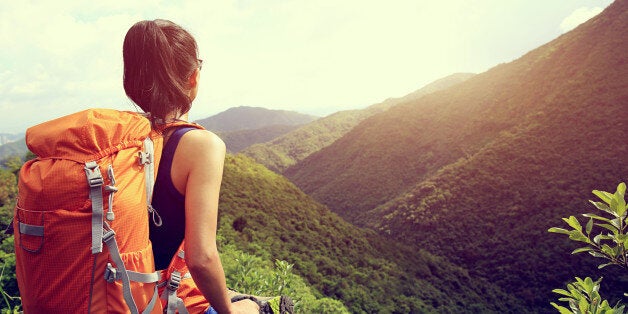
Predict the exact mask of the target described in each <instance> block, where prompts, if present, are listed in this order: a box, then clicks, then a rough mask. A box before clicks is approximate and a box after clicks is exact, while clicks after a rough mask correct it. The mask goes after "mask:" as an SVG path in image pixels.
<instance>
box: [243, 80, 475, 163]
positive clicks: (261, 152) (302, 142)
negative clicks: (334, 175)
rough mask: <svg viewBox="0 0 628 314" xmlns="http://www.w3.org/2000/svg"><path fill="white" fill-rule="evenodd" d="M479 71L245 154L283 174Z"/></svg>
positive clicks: (319, 123) (337, 116)
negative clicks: (381, 117)
mask: <svg viewBox="0 0 628 314" xmlns="http://www.w3.org/2000/svg"><path fill="white" fill-rule="evenodd" d="M474 75H475V74H472V73H456V74H452V75H449V76H447V77H444V78H441V79H439V80H436V81H434V82H432V83H430V84H428V85H426V86H424V87H422V88H421V89H419V90H416V91H414V92H412V93H410V94H408V95H406V96H404V97H400V98H389V99H387V100H385V101H383V102H381V103H378V104H374V105H371V106H369V107H367V108H365V109H358V110H345V111H340V112H336V113H334V114H331V115H329V116H327V117H324V118H320V119H318V120H315V121H313V122H311V123H309V124H307V125H304V126H302V127H300V128H298V129H297V130H295V131H292V132H290V133H288V134H286V135H284V136H281V137H278V138H276V139H274V140H272V141H270V142H268V143H263V144H256V145H253V146H251V147H249V148H247V149H246V150H244V151H243V152H242V153H243V154H245V155H247V156H249V157H252V158H253V159H255V160H256V161H257V162H259V163H261V164H263V165H265V166H266V167H268V168H269V169H271V170H273V171H275V172H278V173H281V172H283V171H284V170H285V169H287V168H288V167H290V166H292V165H294V164H296V163H297V162H299V161H301V160H303V159H305V158H306V157H307V156H309V155H310V154H312V153H314V152H316V151H318V150H320V149H322V148H324V147H327V146H329V145H330V144H332V143H333V142H334V141H335V140H337V139H338V138H340V137H342V136H343V135H344V134H346V133H347V132H349V131H350V130H351V129H352V128H353V127H355V126H356V125H358V124H359V123H360V122H361V121H362V120H364V119H366V118H368V117H370V116H372V115H374V114H377V113H380V112H382V111H385V110H387V109H388V108H390V107H392V106H394V105H397V104H399V103H402V102H406V101H410V100H415V99H418V98H420V97H422V96H424V95H427V94H429V93H433V92H435V91H438V90H441V89H445V88H448V87H451V86H453V85H456V84H458V83H460V82H463V81H465V80H467V79H469V78H471V77H473V76H474Z"/></svg>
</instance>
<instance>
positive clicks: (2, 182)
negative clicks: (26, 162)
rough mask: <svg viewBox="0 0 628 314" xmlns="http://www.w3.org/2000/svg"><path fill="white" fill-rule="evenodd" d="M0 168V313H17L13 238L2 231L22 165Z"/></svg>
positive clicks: (10, 216) (12, 161)
mask: <svg viewBox="0 0 628 314" xmlns="http://www.w3.org/2000/svg"><path fill="white" fill-rule="evenodd" d="M1 163H2V167H0V268H1V272H0V294H1V295H2V299H1V300H0V311H1V312H2V313H17V312H19V311H20V308H21V301H20V298H19V289H18V287H17V281H16V278H15V253H14V248H13V236H12V235H7V234H5V233H4V230H5V229H6V228H7V227H8V226H9V225H10V224H11V222H12V220H13V207H14V205H15V197H16V196H17V177H16V173H17V172H18V171H19V168H20V167H21V165H22V162H21V159H19V158H13V157H11V158H8V159H5V160H3V161H2V162H1Z"/></svg>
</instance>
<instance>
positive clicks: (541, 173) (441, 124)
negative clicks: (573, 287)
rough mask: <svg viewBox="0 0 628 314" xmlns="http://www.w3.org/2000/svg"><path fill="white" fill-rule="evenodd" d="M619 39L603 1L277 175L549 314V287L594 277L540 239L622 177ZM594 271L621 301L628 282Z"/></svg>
mask: <svg viewBox="0 0 628 314" xmlns="http://www.w3.org/2000/svg"><path fill="white" fill-rule="evenodd" d="M626 29H628V1H625V0H622V1H615V2H614V3H613V4H611V5H610V6H609V7H608V8H607V9H606V10H604V12H602V13H601V14H599V15H598V16H597V17H595V18H593V19H591V20H589V21H588V22H586V23H584V24H582V25H581V26H579V27H577V28H576V29H575V30H573V31H571V32H569V33H566V34H564V35H562V36H560V37H559V38H557V39H556V40H554V41H552V42H550V43H548V44H546V45H543V46H541V47H539V48H537V49H535V50H533V51H531V52H529V53H528V54H526V55H524V56H523V57H521V58H520V59H518V60H515V61H513V62H510V63H508V64H501V65H499V66H497V67H495V68H493V69H491V70H489V71H487V72H485V73H482V74H479V75H477V76H475V77H473V78H471V79H469V80H468V81H466V82H463V83H461V84H459V85H457V86H455V87H453V88H450V89H447V90H444V91H441V92H436V93H434V94H430V95H427V96H425V97H423V98H421V99H419V100H417V101H413V102H407V103H404V104H401V105H398V106H395V107H393V108H391V109H389V110H388V111H386V112H383V113H380V114H378V115H375V116H372V117H371V118H369V119H367V120H365V121H363V122H362V123H361V124H360V125H358V126H357V127H355V128H354V129H353V130H351V131H350V132H348V133H347V134H346V135H345V136H344V137H342V138H340V139H339V140H337V141H336V142H335V143H334V144H332V145H330V146H329V147H327V148H325V149H323V150H321V151H319V152H317V153H315V154H312V155H311V156H310V157H308V158H306V159H305V160H304V161H303V162H301V163H299V164H297V165H295V166H294V167H292V168H289V169H288V170H287V171H286V172H285V174H286V175H287V176H288V177H289V178H291V179H292V180H293V181H294V182H295V183H296V184H297V185H298V186H300V187H301V188H302V189H303V190H304V191H306V192H308V193H309V194H311V195H312V196H313V197H314V198H315V199H317V200H319V201H321V202H323V203H325V204H327V205H328V206H330V207H331V208H332V209H333V210H334V211H336V212H338V213H339V214H340V215H342V216H344V217H346V218H348V219H350V220H351V221H353V222H356V223H359V224H362V225H367V226H370V227H373V228H375V229H377V230H380V231H381V232H382V233H383V234H389V235H390V236H392V237H394V238H396V239H399V240H400V241H403V242H404V243H407V244H408V245H414V246H416V247H421V248H427V249H428V250H431V251H433V252H436V253H437V254H440V255H442V256H447V257H448V258H450V259H451V260H452V261H456V262H459V263H461V264H462V265H465V267H466V268H468V269H470V271H471V273H472V274H477V275H479V276H483V277H485V278H488V279H489V280H490V281H491V282H494V283H495V284H497V285H498V286H500V287H501V288H503V289H505V290H506V291H508V292H512V293H514V294H515V295H516V296H517V297H518V298H521V299H522V300H524V301H525V302H526V303H527V304H528V305H529V306H530V307H531V308H534V309H535V310H536V311H539V312H554V309H552V308H551V306H549V301H550V300H552V299H555V298H556V295H553V294H552V292H551V290H552V289H554V288H560V287H563V284H564V282H565V281H567V280H569V279H570V278H572V277H573V276H581V277H584V276H594V277H596V278H597V277H599V275H597V274H598V273H597V272H596V267H594V266H595V261H592V260H590V259H587V258H586V257H582V256H570V255H569V252H571V251H572V250H573V249H575V248H576V247H574V246H573V245H574V244H573V243H569V242H568V241H567V240H565V239H562V238H559V237H557V236H555V235H552V234H548V233H547V229H548V228H549V227H551V226H560V225H561V224H562V223H563V222H562V221H561V219H560V218H561V217H567V216H569V215H575V214H577V213H584V212H591V211H592V210H591V208H590V207H589V203H588V202H587V200H588V199H590V198H591V194H590V192H591V190H593V189H599V190H607V191H611V190H614V187H616V186H617V183H619V182H620V181H625V180H626V178H625V176H626V174H627V173H628V163H626V156H628V141H626V140H625V139H626V138H628V125H627V124H628V122H627V121H626V111H627V109H628V55H627V54H626V51H628V41H627V40H626ZM404 192H405V193H404ZM400 195H401V196H400ZM395 198H396V199H395ZM391 199H395V200H393V201H390V200H391ZM378 206H379V207H378ZM373 208H376V209H373ZM597 262H599V261H597ZM601 274H603V275H604V281H603V288H602V289H607V290H605V291H607V293H611V294H612V292H614V294H613V298H614V299H615V300H617V298H620V297H621V293H620V292H622V291H625V287H626V286H628V278H626V276H625V275H623V276H622V275H620V274H618V273H617V272H614V271H613V269H607V270H604V272H602V273H601ZM625 301H626V300H624V302H625Z"/></svg>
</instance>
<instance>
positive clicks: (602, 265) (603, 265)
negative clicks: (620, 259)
mask: <svg viewBox="0 0 628 314" xmlns="http://www.w3.org/2000/svg"><path fill="white" fill-rule="evenodd" d="M614 264H615V263H606V264H600V265H599V266H598V267H597V269H602V268H604V267H606V266H610V265H614Z"/></svg>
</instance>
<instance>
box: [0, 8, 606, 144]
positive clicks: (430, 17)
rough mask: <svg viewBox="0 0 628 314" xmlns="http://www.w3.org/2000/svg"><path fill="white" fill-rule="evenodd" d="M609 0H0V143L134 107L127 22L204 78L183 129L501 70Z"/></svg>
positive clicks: (317, 108)
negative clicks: (190, 48) (240, 113)
mask: <svg viewBox="0 0 628 314" xmlns="http://www.w3.org/2000/svg"><path fill="white" fill-rule="evenodd" d="M611 2H612V1H610V0H569V1H564V0H509V1H503V0H430V1H427V0H387V1H384V0H381V1H365V0H343V1H338V0H317V1H308V0H264V1H253V0H215V1H202V0H199V1H162V2H154V1H128V0H123V1H102V3H98V2H97V1H69V0H56V1H10V0H0V45H1V46H0V133H22V132H24V131H25V130H26V128H27V127H29V126H32V125H35V124H38V123H41V122H44V121H46V120H49V119H53V118H56V117H60V116H63V115H66V114H70V113H72V112H75V111H79V110H83V109H87V108H92V107H99V108H115V109H121V110H136V108H135V107H134V105H133V104H132V102H131V101H130V100H129V99H128V98H127V97H126V95H125V93H124V90H123V87H122V42H123V40H124V36H125V34H126V31H127V30H128V29H129V27H131V26H132V25H133V24H134V23H135V22H137V21H140V20H146V19H148V20H152V19H156V18H163V19H169V20H171V21H173V22H175V23H177V24H179V25H181V26H183V27H184V28H186V29H187V30H189V31H190V32H191V33H192V34H193V36H194V37H195V38H196V40H197V42H198V46H199V54H200V58H201V59H203V60H204V61H203V69H202V72H201V81H200V88H199V94H198V96H197V99H196V100H195V101H194V103H193V105H192V110H191V111H190V120H197V119H202V118H205V117H208V116H211V115H214V114H217V113H219V112H222V111H224V110H226V109H228V108H230V107H237V106H257V107H265V108H269V109H283V110H293V111H298V112H301V113H307V114H313V115H317V116H325V115H328V114H331V113H333V112H337V111H340V110H346V109H356V108H364V107H367V106H369V105H372V104H375V103H379V102H381V101H383V100H385V99H387V98H390V97H401V96H404V95H406V94H409V93H411V92H413V91H415V90H417V89H419V88H421V87H422V86H424V85H426V84H428V83H430V82H432V81H435V80H437V79H439V78H442V77H445V76H447V75H450V74H453V73H457V72H473V73H482V72H484V71H486V70H488V69H490V68H491V67H493V66H495V65H498V64H500V63H505V62H510V61H513V60H515V59H517V58H519V57H521V56H522V55H524V54H525V53H526V52H528V51H530V50H532V49H534V48H536V47H538V46H540V45H542V44H544V43H547V42H549V41H551V40H553V39H555V38H557V37H558V36H560V35H561V34H563V33H565V32H567V31H569V30H571V29H573V28H574V27H576V26H577V25H579V24H580V23H582V22H584V21H586V20H587V19H589V18H591V17H592V16H595V15H596V14H598V13H599V12H601V11H602V10H603V9H604V8H606V7H607V6H608V5H609V4H610V3H611Z"/></svg>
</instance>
